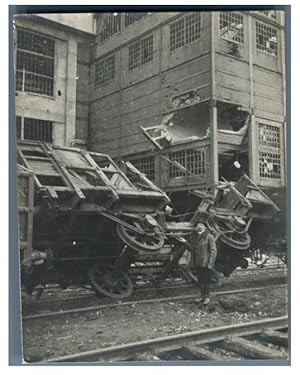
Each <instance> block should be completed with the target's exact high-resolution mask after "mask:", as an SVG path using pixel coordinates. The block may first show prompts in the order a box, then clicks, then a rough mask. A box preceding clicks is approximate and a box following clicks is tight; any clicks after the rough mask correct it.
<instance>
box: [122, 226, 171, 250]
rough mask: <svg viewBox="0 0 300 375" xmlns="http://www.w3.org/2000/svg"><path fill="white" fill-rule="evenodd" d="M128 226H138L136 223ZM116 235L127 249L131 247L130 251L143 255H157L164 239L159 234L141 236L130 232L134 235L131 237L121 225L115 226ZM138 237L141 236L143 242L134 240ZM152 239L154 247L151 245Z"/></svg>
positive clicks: (128, 231)
mask: <svg viewBox="0 0 300 375" xmlns="http://www.w3.org/2000/svg"><path fill="white" fill-rule="evenodd" d="M130 224H133V225H135V224H136V225H138V223H136V222H133V223H130ZM117 233H118V235H119V237H120V238H121V240H122V241H123V242H125V243H126V245H128V246H129V247H131V248H132V249H134V250H136V251H138V252H143V253H148V254H153V253H157V252H159V251H160V249H161V248H162V247H163V245H164V238H163V236H162V235H160V234H156V236H147V235H143V236H142V235H139V234H137V233H134V232H133V231H132V232H131V233H133V234H134V236H133V235H131V233H130V230H129V229H127V228H126V227H124V226H123V225H121V224H118V225H117ZM138 236H141V237H142V238H143V239H144V242H140V241H137V240H136V238H139V237H138ZM153 239H154V240H156V243H155V244H154V245H153V244H151V240H153ZM147 241H148V243H147ZM149 242H150V244H149ZM152 243H153V241H152Z"/></svg>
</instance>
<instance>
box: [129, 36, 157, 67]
mask: <svg viewBox="0 0 300 375" xmlns="http://www.w3.org/2000/svg"><path fill="white" fill-rule="evenodd" d="M128 59H129V61H128V69H129V70H133V69H135V68H137V67H139V66H141V65H144V64H146V63H148V62H150V61H152V60H153V34H150V35H148V36H146V37H145V38H143V39H140V40H138V41H137V42H135V43H133V44H132V45H131V46H129V49H128Z"/></svg>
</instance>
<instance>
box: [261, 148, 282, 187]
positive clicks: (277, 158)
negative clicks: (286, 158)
mask: <svg viewBox="0 0 300 375" xmlns="http://www.w3.org/2000/svg"><path fill="white" fill-rule="evenodd" d="M258 160H259V176H260V177H261V178H264V179H268V180H281V177H282V176H281V174H282V170H281V154H280V153H276V152H269V151H266V150H261V151H259V155H258ZM270 163H271V164H272V168H273V171H272V170H270V171H268V170H267V169H266V168H268V164H270ZM274 165H276V166H277V171H274Z"/></svg>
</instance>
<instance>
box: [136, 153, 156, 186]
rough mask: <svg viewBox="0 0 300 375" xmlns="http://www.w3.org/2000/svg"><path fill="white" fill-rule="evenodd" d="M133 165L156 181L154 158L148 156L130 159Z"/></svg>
mask: <svg viewBox="0 0 300 375" xmlns="http://www.w3.org/2000/svg"><path fill="white" fill-rule="evenodd" d="M130 162H131V164H132V165H134V166H135V168H137V169H138V170H139V171H140V172H142V173H143V174H144V175H146V177H147V178H148V179H149V180H151V181H154V179H155V166H154V158H153V157H148V158H142V159H137V160H131V161H130Z"/></svg>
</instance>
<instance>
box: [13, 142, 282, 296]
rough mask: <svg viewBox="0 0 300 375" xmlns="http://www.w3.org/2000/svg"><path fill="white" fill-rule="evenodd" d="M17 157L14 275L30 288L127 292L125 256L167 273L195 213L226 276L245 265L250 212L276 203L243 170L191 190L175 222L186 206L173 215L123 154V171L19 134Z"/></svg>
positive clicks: (261, 212)
mask: <svg viewBox="0 0 300 375" xmlns="http://www.w3.org/2000/svg"><path fill="white" fill-rule="evenodd" d="M18 163H19V164H18V177H19V184H18V192H19V217H20V219H19V227H20V229H19V233H20V248H21V262H22V279H23V283H24V285H25V286H26V288H27V290H28V291H29V292H32V291H33V289H34V287H35V286H36V285H38V284H46V283H49V282H56V283H59V284H60V285H61V286H66V285H68V284H69V283H80V282H82V283H87V282H88V283H90V284H91V285H92V286H93V288H94V289H95V290H96V291H97V292H99V293H101V294H104V295H107V296H110V297H113V298H124V297H127V296H129V295H130V294H131V293H132V290H133V284H132V281H131V278H130V277H129V274H128V271H129V269H130V266H131V264H132V263H134V262H136V261H139V260H141V259H143V256H144V255H145V254H147V255H148V260H149V259H150V261H151V260H152V261H160V264H162V265H163V267H162V270H161V271H162V272H161V273H160V275H161V279H163V278H164V277H167V276H168V275H169V273H170V272H171V271H173V270H174V269H176V268H178V267H177V266H178V261H179V259H180V258H181V256H182V255H183V253H184V251H185V248H184V246H183V245H182V238H184V237H188V236H189V235H190V234H191V233H192V232H193V230H194V229H195V224H196V223H198V222H204V223H206V225H207V226H208V228H209V229H210V231H211V232H212V233H213V234H214V236H215V237H216V239H217V243H218V257H217V262H216V268H217V270H218V271H219V272H222V273H223V274H224V275H225V276H229V275H230V273H231V272H232V271H233V270H234V269H235V268H236V267H238V266H243V262H244V261H245V259H244V252H243V251H244V250H246V249H248V248H249V246H250V236H249V234H248V229H249V227H250V225H251V222H252V219H253V218H258V217H262V216H263V217H264V218H271V217H273V216H274V215H275V214H276V213H277V212H278V211H279V210H278V208H277V207H276V206H275V205H274V204H273V202H272V201H271V200H270V199H269V198H268V197H267V196H266V195H265V194H264V193H263V192H262V191H261V190H260V189H259V188H258V187H257V186H256V185H255V184H254V183H253V181H251V180H250V179H249V178H248V177H247V176H246V175H244V176H243V177H242V178H241V179H240V180H239V181H238V182H237V183H235V184H234V185H233V184H232V183H229V182H226V181H224V182H223V183H221V184H220V185H219V186H218V187H217V189H216V191H217V193H216V194H215V195H212V194H208V193H206V192H204V191H194V192H193V194H194V195H195V196H197V197H198V199H199V205H198V208H197V210H196V211H195V212H194V213H193V215H192V216H190V219H189V220H188V221H183V220H184V218H185V217H186V216H185V215H177V216H172V215H171V210H170V208H171V207H170V206H172V202H171V201H170V199H169V197H168V196H167V195H166V194H165V193H164V192H162V191H161V190H160V189H159V188H157V187H156V186H155V185H154V184H153V183H152V182H151V181H149V180H148V179H147V178H146V177H145V176H144V175H143V174H142V173H141V172H139V171H138V170H137V169H136V168H135V167H134V166H132V165H131V164H130V163H129V162H121V165H122V166H123V170H124V171H125V172H126V174H125V173H124V172H123V171H122V169H120V168H119V167H118V166H117V165H116V164H115V162H114V161H113V160H112V159H111V158H110V157H109V156H108V155H105V154H99V153H93V152H92V153H91V152H87V151H84V150H81V149H76V148H66V147H56V146H50V145H48V144H45V143H37V142H19V143H18ZM164 245H168V248H169V250H170V249H171V251H169V253H168V254H167V256H166V253H165V252H164V249H163V248H164Z"/></svg>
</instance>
